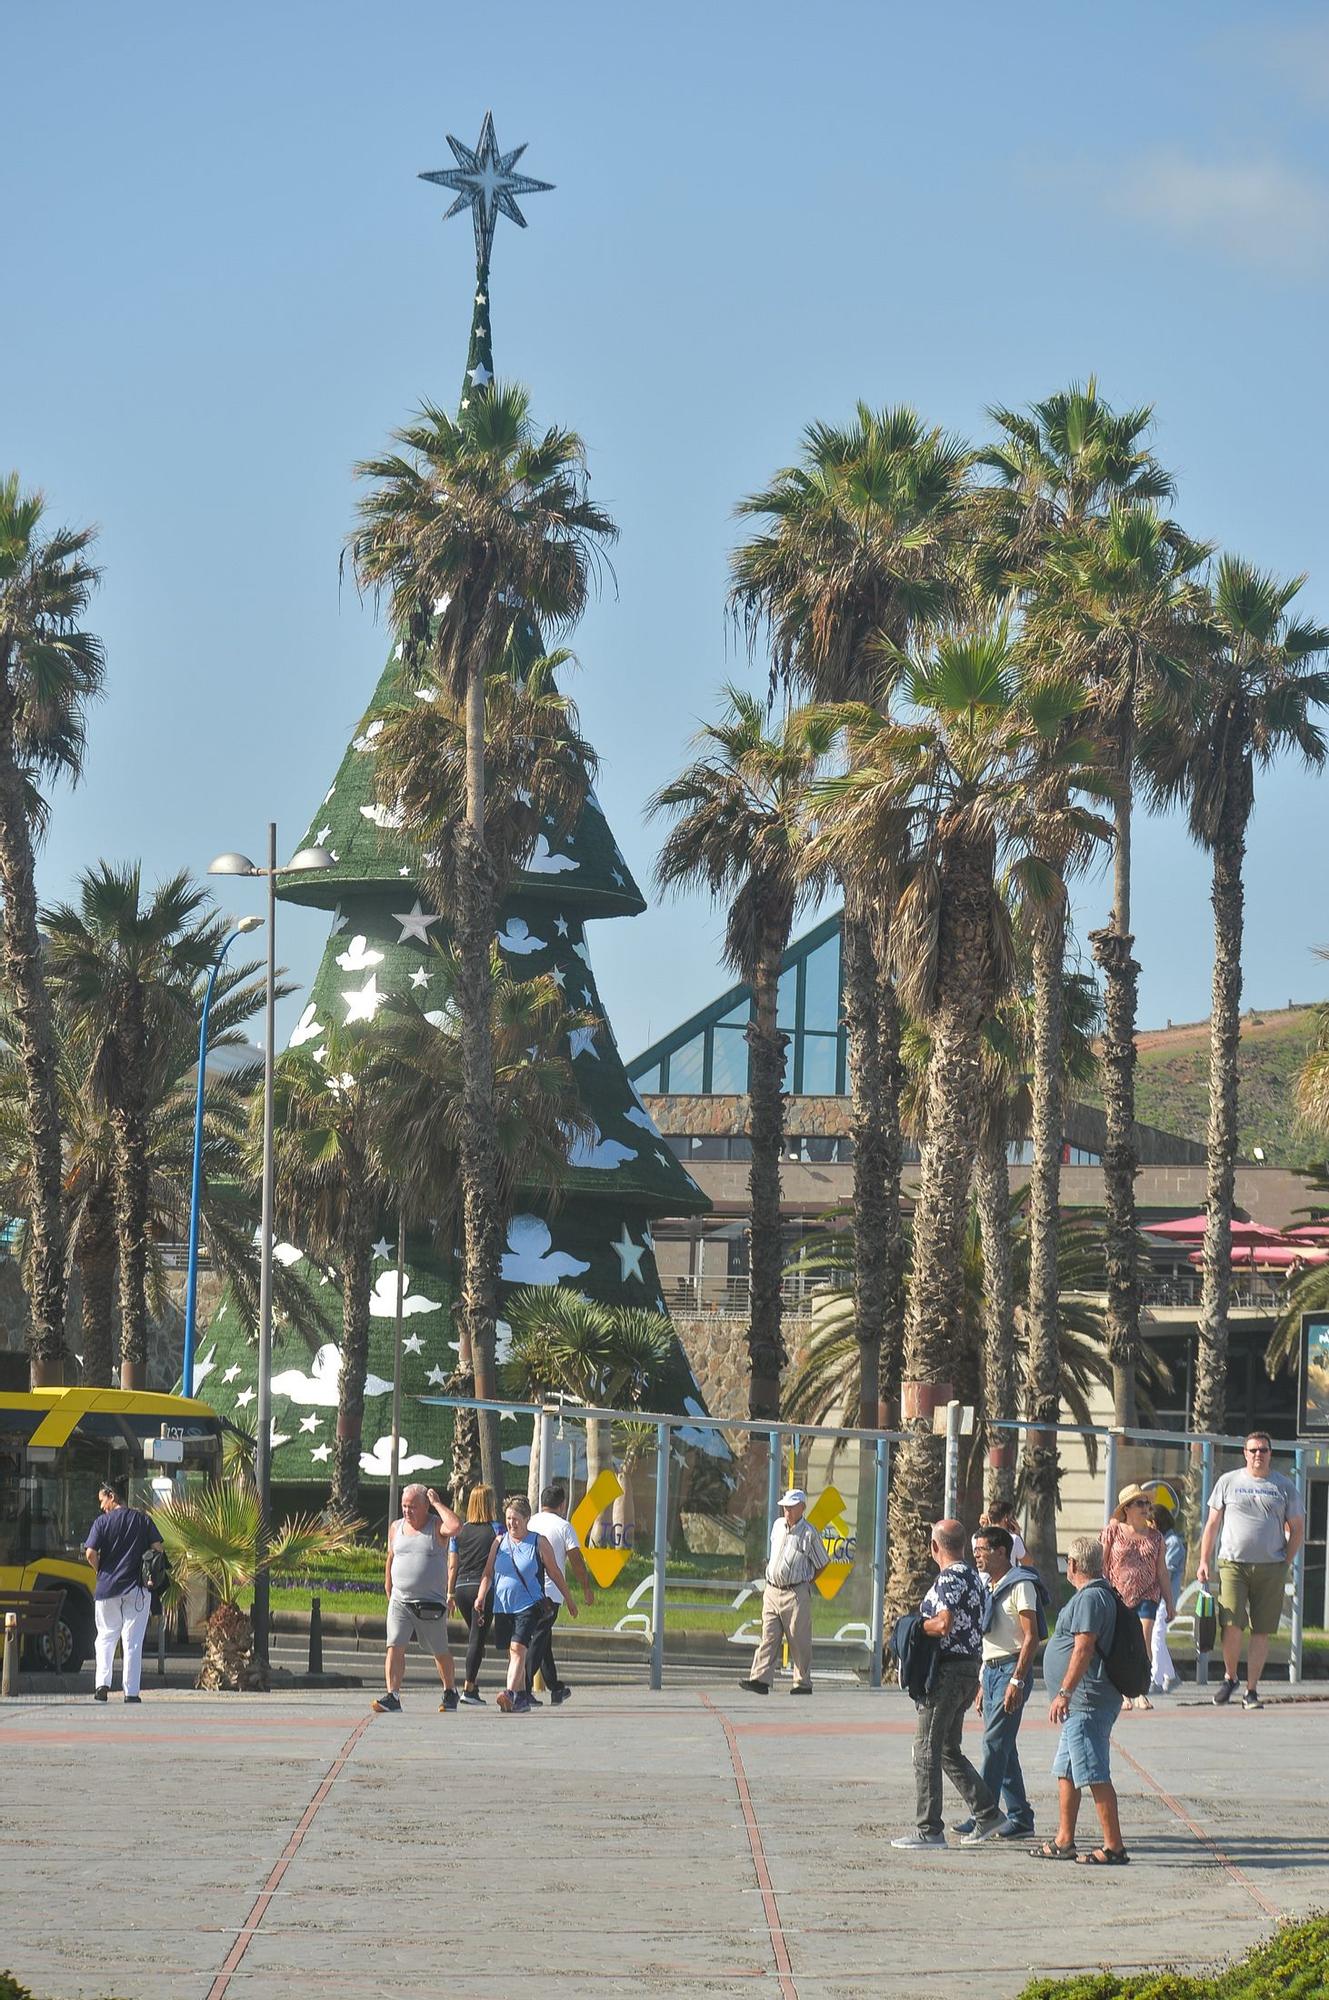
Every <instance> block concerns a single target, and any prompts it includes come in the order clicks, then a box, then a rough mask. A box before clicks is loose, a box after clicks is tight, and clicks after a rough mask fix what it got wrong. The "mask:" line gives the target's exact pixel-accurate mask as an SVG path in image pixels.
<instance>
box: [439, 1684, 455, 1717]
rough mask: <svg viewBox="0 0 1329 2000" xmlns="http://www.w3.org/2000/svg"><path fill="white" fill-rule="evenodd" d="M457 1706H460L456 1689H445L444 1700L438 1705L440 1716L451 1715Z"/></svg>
mask: <svg viewBox="0 0 1329 2000" xmlns="http://www.w3.org/2000/svg"><path fill="white" fill-rule="evenodd" d="M457 1705H458V1695H457V1690H456V1688H444V1690H443V1699H442V1701H441V1702H440V1703H439V1705H438V1712H439V1714H440V1715H451V1714H452V1711H453V1709H454V1708H456V1707H457Z"/></svg>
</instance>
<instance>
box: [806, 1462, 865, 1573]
mask: <svg viewBox="0 0 1329 2000" xmlns="http://www.w3.org/2000/svg"><path fill="white" fill-rule="evenodd" d="M808 1519H809V1521H811V1523H812V1525H813V1527H814V1528H815V1529H816V1530H817V1533H818V1534H819V1535H820V1536H821V1539H822V1544H823V1546H824V1548H825V1550H826V1553H827V1555H828V1556H829V1557H830V1558H831V1560H830V1561H829V1562H828V1563H827V1565H826V1567H825V1569H824V1570H822V1571H821V1573H820V1574H819V1576H818V1577H817V1579H816V1584H817V1588H818V1590H819V1591H820V1592H821V1594H822V1596H823V1597H826V1598H831V1597H834V1596H835V1593H836V1591H837V1590H840V1589H841V1588H842V1587H843V1585H844V1581H845V1578H846V1577H847V1576H848V1575H849V1574H850V1572H851V1571H852V1569H853V1567H854V1537H853V1535H852V1534H851V1533H850V1531H849V1524H848V1522H847V1521H846V1520H845V1518H844V1501H843V1499H842V1498H841V1496H840V1494H839V1493H838V1492H837V1491H836V1489H835V1487H834V1486H828V1487H827V1488H826V1490H825V1491H824V1492H823V1493H819V1494H818V1495H817V1497H816V1499H815V1500H814V1501H813V1503H812V1505H811V1506H810V1507H809V1508H808Z"/></svg>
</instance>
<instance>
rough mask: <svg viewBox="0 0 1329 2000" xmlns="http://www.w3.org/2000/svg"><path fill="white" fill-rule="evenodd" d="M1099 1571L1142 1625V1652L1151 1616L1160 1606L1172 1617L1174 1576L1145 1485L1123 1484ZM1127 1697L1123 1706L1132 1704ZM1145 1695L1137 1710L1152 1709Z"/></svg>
mask: <svg viewBox="0 0 1329 2000" xmlns="http://www.w3.org/2000/svg"><path fill="white" fill-rule="evenodd" d="M1102 1541H1103V1574H1104V1576H1105V1577H1106V1578H1107V1580H1108V1582H1109V1583H1110V1584H1111V1585H1112V1588H1113V1589H1114V1590H1115V1591H1116V1593H1117V1595H1118V1597H1120V1598H1121V1600H1122V1602H1123V1603H1124V1604H1127V1605H1129V1606H1130V1608H1131V1610H1132V1611H1134V1612H1135V1613H1136V1615H1137V1616H1138V1617H1139V1620H1140V1623H1141V1624H1142V1625H1143V1626H1144V1644H1145V1651H1146V1652H1148V1651H1149V1649H1150V1647H1151V1646H1152V1644H1153V1637H1154V1619H1155V1618H1156V1617H1157V1615H1158V1607H1159V1605H1160V1604H1163V1605H1166V1607H1167V1615H1168V1617H1169V1619H1171V1618H1174V1617H1175V1616H1176V1606H1175V1604H1174V1603H1173V1600H1172V1579H1171V1577H1170V1576H1169V1575H1168V1567H1167V1551H1166V1550H1165V1548H1164V1547H1163V1537H1162V1536H1161V1535H1160V1534H1159V1532H1158V1529H1157V1528H1156V1527H1155V1526H1154V1502H1153V1497H1152V1495H1151V1494H1150V1493H1149V1492H1148V1491H1147V1490H1146V1489H1145V1488H1144V1487H1143V1486H1123V1487H1122V1489H1121V1491H1120V1493H1119V1494H1118V1495H1117V1504H1116V1507H1115V1508H1114V1509H1113V1513H1112V1519H1111V1520H1110V1521H1109V1522H1108V1524H1107V1526H1106V1527H1105V1528H1104V1530H1103V1536H1102ZM1131 1705H1132V1704H1131V1703H1130V1702H1129V1701H1128V1702H1127V1703H1126V1706H1127V1707H1128V1708H1129V1707H1131ZM1153 1705H1154V1704H1153V1703H1152V1702H1151V1701H1150V1699H1149V1697H1148V1695H1147V1694H1141V1695H1137V1696H1136V1697H1135V1702H1134V1706H1135V1707H1136V1708H1152V1707H1153Z"/></svg>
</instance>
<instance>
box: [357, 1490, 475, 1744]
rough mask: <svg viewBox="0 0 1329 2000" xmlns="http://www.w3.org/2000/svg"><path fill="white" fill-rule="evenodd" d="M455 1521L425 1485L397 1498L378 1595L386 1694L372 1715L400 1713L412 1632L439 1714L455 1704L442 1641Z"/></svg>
mask: <svg viewBox="0 0 1329 2000" xmlns="http://www.w3.org/2000/svg"><path fill="white" fill-rule="evenodd" d="M460 1527H461V1522H460V1521H459V1520H458V1519H457V1516H456V1515H455V1514H454V1513H453V1511H452V1509H451V1507H445V1506H444V1504H443V1502H442V1501H441V1500H440V1499H439V1497H438V1495H437V1493H435V1491H434V1489H433V1487H432V1486H431V1487H430V1488H429V1489H428V1491H426V1489H425V1488H424V1487H423V1486H408V1487H407V1488H406V1491H405V1492H404V1493H403V1494H402V1496H401V1519H400V1521H394V1522H393V1523H392V1526H391V1527H390V1528H389V1529H388V1560H387V1564H386V1566H385V1568H384V1571H383V1591H384V1595H385V1596H386V1597H387V1600H388V1650H387V1656H386V1658H385V1660H384V1663H383V1678H384V1680H385V1682H386V1684H387V1692H386V1694H381V1695H380V1696H379V1698H378V1700H377V1701H376V1702H375V1703H374V1711H375V1713H376V1714H378V1715H396V1714H398V1713H399V1711H400V1709H401V1682H402V1675H403V1674H404V1673H405V1671H406V1648H407V1645H408V1644H409V1642H410V1639H411V1636H412V1634H414V1635H415V1637H416V1638H417V1639H418V1640H419V1642H420V1644H421V1645H422V1646H424V1647H425V1648H426V1649H427V1651H429V1652H431V1653H432V1654H433V1656H434V1660H435V1663H436V1665H437V1667H438V1677H439V1679H440V1680H441V1681H442V1683H443V1699H442V1701H441V1702H440V1703H439V1709H440V1712H445V1713H450V1712H451V1711H452V1710H453V1709H454V1708H456V1706H457V1686H456V1681H455V1678H454V1676H453V1670H452V1648H451V1646H450V1645H449V1643H448V1539H449V1537H450V1536H452V1535H455V1534H456V1533H457V1531H458V1529H459V1528H460Z"/></svg>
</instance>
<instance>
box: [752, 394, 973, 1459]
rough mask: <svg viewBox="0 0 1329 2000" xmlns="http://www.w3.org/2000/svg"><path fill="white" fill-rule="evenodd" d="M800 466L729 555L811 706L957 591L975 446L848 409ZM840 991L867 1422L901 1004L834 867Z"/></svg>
mask: <svg viewBox="0 0 1329 2000" xmlns="http://www.w3.org/2000/svg"><path fill="white" fill-rule="evenodd" d="M802 447H803V448H802V454H801V458H800V461H799V463H798V464H797V465H793V466H788V467H786V468H785V469H784V470H782V471H781V472H778V473H777V474H776V476H775V479H774V480H773V482H772V483H771V485H770V486H769V487H767V488H766V489H765V490H764V491H762V492H758V493H753V494H750V495H749V496H748V497H747V498H746V499H744V500H742V501H740V502H739V506H738V513H739V514H740V516H742V517H743V518H745V519H756V520H759V521H761V522H763V523H764V524H765V525H764V527H763V529H762V531H761V532H760V533H759V534H757V535H755V536H754V537H753V539H752V540H750V541H748V542H745V543H744V544H743V545H742V546H741V547H739V548H738V549H737V550H735V552H734V555H733V557H732V558H731V563H730V592H729V597H730V605H731V607H732V609H733V611H734V613H735V615H736V616H737V617H738V618H740V619H741V620H742V622H743V623H744V625H745V627H746V630H747V634H748V638H749V641H750V643H751V644H753V645H754V646H755V644H756V643H757V641H758V640H759V639H765V640H767V641H768V642H769V645H770V649H771V659H772V681H773V683H779V682H783V683H784V684H785V685H790V684H796V685H797V686H799V687H800V688H801V689H803V691H804V692H805V693H806V694H808V695H809V696H811V697H812V698H813V699H814V700H816V701H819V702H841V701H868V700H873V699H876V698H877V697H878V695H879V694H880V693H881V686H882V681H883V675H884V673H885V672H888V669H887V668H886V661H887V660H888V659H889V657H890V655H891V649H892V648H904V647H907V646H909V645H911V644H914V643H917V641H918V640H919V639H920V638H921V637H922V635H923V634H925V633H926V632H927V631H929V630H930V629H932V627H933V626H934V625H935V624H936V623H937V622H938V621H939V620H941V619H942V618H943V617H945V616H946V615H947V613H948V612H949V611H951V610H952V609H953V608H954V607H955V605H956V603H957V602H958V600H959V598H960V597H961V595H962V594H963V583H962V574H961V561H960V554H961V542H962V539H963V535H964V532H965V529H964V522H965V506H966V498H967V494H966V478H967V473H968V468H969V465H970V462H971V457H972V454H971V453H970V451H969V448H968V447H967V446H966V445H965V444H963V443H962V442H961V441H960V440H959V439H958V438H955V437H951V436H949V435H947V434H946V433H945V432H943V431H941V430H937V429H929V428H928V427H927V426H925V425H924V424H923V423H922V422H921V421H920V420H919V418H918V416H917V415H916V413H915V412H914V411H913V410H910V409H907V408H904V407H900V408H897V409H886V410H880V411H877V410H872V409H870V408H869V407H868V406H867V405H866V404H865V403H860V404H859V405H858V408H857V412H856V417H855V421H854V422H853V423H852V424H850V425H848V426H847V427H846V428H844V429H836V428H834V427H832V426H830V425H826V424H814V425H812V426H810V427H809V428H808V429H807V430H806V431H805V432H804V433H803V439H802ZM842 882H843V887H844V916H843V922H842V932H841V936H842V944H841V950H842V956H843V992H844V1012H845V1028H846V1033H847V1036H848V1043H849V1067H850V1090H851V1125H852V1132H853V1141H854V1220H855V1229H856V1234H857V1237H858V1241H859V1244H860V1245H861V1246H862V1250H861V1254H860V1256H859V1258H858V1261H857V1265H856V1275H855V1290H856V1298H857V1311H856V1325H857V1328H858V1339H859V1342H860V1353H861V1359H862V1363H863V1368H862V1380H861V1383H860V1392H859V1417H858V1421H859V1423H860V1425H862V1426H864V1427H865V1428H871V1427H873V1426H875V1425H876V1424H877V1422H878V1421H879V1418H880V1416H881V1414H882V1411H881V1402H882V1392H883V1387H884V1385H887V1384H894V1382H895V1381H896V1380H897V1376H898V1366H899V1357H900V1352H901V1339H902V1328H903V1311H904V1290H903V1283H904V1277H903V1274H904V1263H903V1257H904V1252H903V1241H902V1237H901V1233H900V1166H901V1150H900V1121H899V1108H898V1107H899V1094H900V1081H901V1078H900V1060H899V1036H900V1022H899V1010H898V1006H897V1002H896V993H895V986H894V982H893V980H892V978H891V974H890V937H889V933H890V908H891V900H890V885H889V881H886V882H883V881H882V880H881V879H880V877H878V876H869V875H865V874H862V873H858V872H855V870H854V867H853V865H852V864H850V865H849V866H848V867H847V868H846V869H845V870H844V871H843V873H842Z"/></svg>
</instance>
